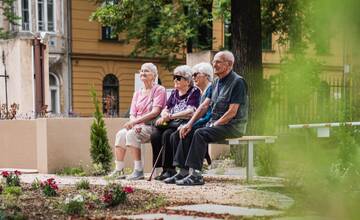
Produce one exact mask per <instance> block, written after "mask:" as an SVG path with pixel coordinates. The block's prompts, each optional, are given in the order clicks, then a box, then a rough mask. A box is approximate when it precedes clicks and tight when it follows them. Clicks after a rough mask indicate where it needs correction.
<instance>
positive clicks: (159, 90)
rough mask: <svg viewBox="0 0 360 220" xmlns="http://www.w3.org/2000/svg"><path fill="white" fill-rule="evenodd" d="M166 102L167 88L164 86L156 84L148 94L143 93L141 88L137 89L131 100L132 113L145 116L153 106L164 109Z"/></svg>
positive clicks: (136, 115)
mask: <svg viewBox="0 0 360 220" xmlns="http://www.w3.org/2000/svg"><path fill="white" fill-rule="evenodd" d="M165 104H166V90H165V88H164V87H163V86H160V85H154V86H153V87H152V89H151V91H150V93H149V94H148V95H142V93H141V89H140V90H138V91H136V92H135V93H134V95H133V98H132V101H131V108H130V115H132V116H135V117H136V118H137V117H140V116H143V115H145V114H147V113H149V112H150V111H151V109H152V108H153V107H160V108H161V109H163V108H164V107H165Z"/></svg>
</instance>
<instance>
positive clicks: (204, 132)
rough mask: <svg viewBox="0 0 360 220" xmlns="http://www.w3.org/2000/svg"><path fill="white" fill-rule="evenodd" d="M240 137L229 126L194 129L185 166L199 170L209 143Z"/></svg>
mask: <svg viewBox="0 0 360 220" xmlns="http://www.w3.org/2000/svg"><path fill="white" fill-rule="evenodd" d="M240 136H241V134H240V133H239V132H238V131H237V130H236V129H235V127H234V126H233V125H231V124H227V125H221V126H215V127H204V128H199V129H196V131H195V133H194V136H193V138H192V141H191V145H190V149H189V153H188V157H187V159H186V162H185V166H186V167H189V168H193V169H196V170H201V169H202V165H203V161H204V158H205V155H206V152H207V149H208V144H209V143H214V142H221V141H224V140H225V139H227V138H236V137H240Z"/></svg>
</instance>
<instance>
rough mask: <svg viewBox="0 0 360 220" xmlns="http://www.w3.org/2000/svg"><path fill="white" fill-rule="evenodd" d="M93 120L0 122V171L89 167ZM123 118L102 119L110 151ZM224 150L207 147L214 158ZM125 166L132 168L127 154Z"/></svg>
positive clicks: (148, 156) (148, 154)
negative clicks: (2, 169) (3, 169)
mask: <svg viewBox="0 0 360 220" xmlns="http://www.w3.org/2000/svg"><path fill="white" fill-rule="evenodd" d="M92 121H93V118H39V119H34V120H13V121H5V120H2V121H0V131H1V133H0V168H23V169H37V170H38V171H39V172H40V173H55V172H56V171H58V170H60V169H62V168H64V167H75V166H79V164H80V163H81V165H82V166H83V167H84V168H86V167H87V166H90V165H91V158H90V126H91V124H92ZM127 121H128V119H126V118H111V119H105V124H106V128H107V134H108V138H109V143H110V145H111V147H112V148H113V150H114V142H115V134H116V132H117V131H118V130H119V129H121V128H122V126H123V124H124V123H125V122H127ZM224 151H228V147H226V146H221V145H216V146H214V147H212V146H211V147H210V150H209V152H210V156H211V157H212V158H216V157H217V156H219V155H221V154H222V153H223V152H224ZM143 154H144V157H145V160H144V169H145V172H149V171H150V170H151V167H152V149H151V145H150V144H146V145H145V148H144V152H143ZM125 165H126V167H130V168H132V167H133V160H132V157H131V155H130V152H128V153H127V155H126V157H125Z"/></svg>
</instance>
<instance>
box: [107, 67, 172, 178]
mask: <svg viewBox="0 0 360 220" xmlns="http://www.w3.org/2000/svg"><path fill="white" fill-rule="evenodd" d="M157 75H158V71H157V68H156V66H155V65H154V64H153V63H144V64H143V65H142V66H141V70H140V79H141V81H142V82H143V83H144V87H143V88H142V89H140V90H139V91H136V92H135V93H134V95H133V98H132V102H131V108H130V120H129V121H128V122H127V123H125V125H124V127H123V129H121V130H120V131H119V132H118V133H117V134H116V138H115V157H116V160H115V165H116V166H115V170H114V171H113V172H112V173H111V174H110V176H112V177H116V178H118V179H124V178H125V175H124V172H123V170H124V157H125V153H126V149H127V148H129V149H130V151H131V154H132V156H133V158H134V171H133V173H132V174H131V175H130V176H128V177H127V179H129V180H139V179H144V172H143V165H142V162H141V148H140V147H141V143H145V142H149V140H150V135H151V133H152V131H153V128H154V127H153V126H152V123H151V122H152V120H153V119H154V118H156V117H157V116H158V115H159V114H160V112H161V110H162V109H163V108H164V106H165V103H166V91H165V88H164V87H163V86H160V85H156V84H155V83H154V81H155V79H156V78H157Z"/></svg>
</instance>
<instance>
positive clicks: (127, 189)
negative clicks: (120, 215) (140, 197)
mask: <svg viewBox="0 0 360 220" xmlns="http://www.w3.org/2000/svg"><path fill="white" fill-rule="evenodd" d="M123 191H124V192H126V193H133V192H134V189H133V188H132V187H130V186H125V187H124V188H123Z"/></svg>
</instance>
